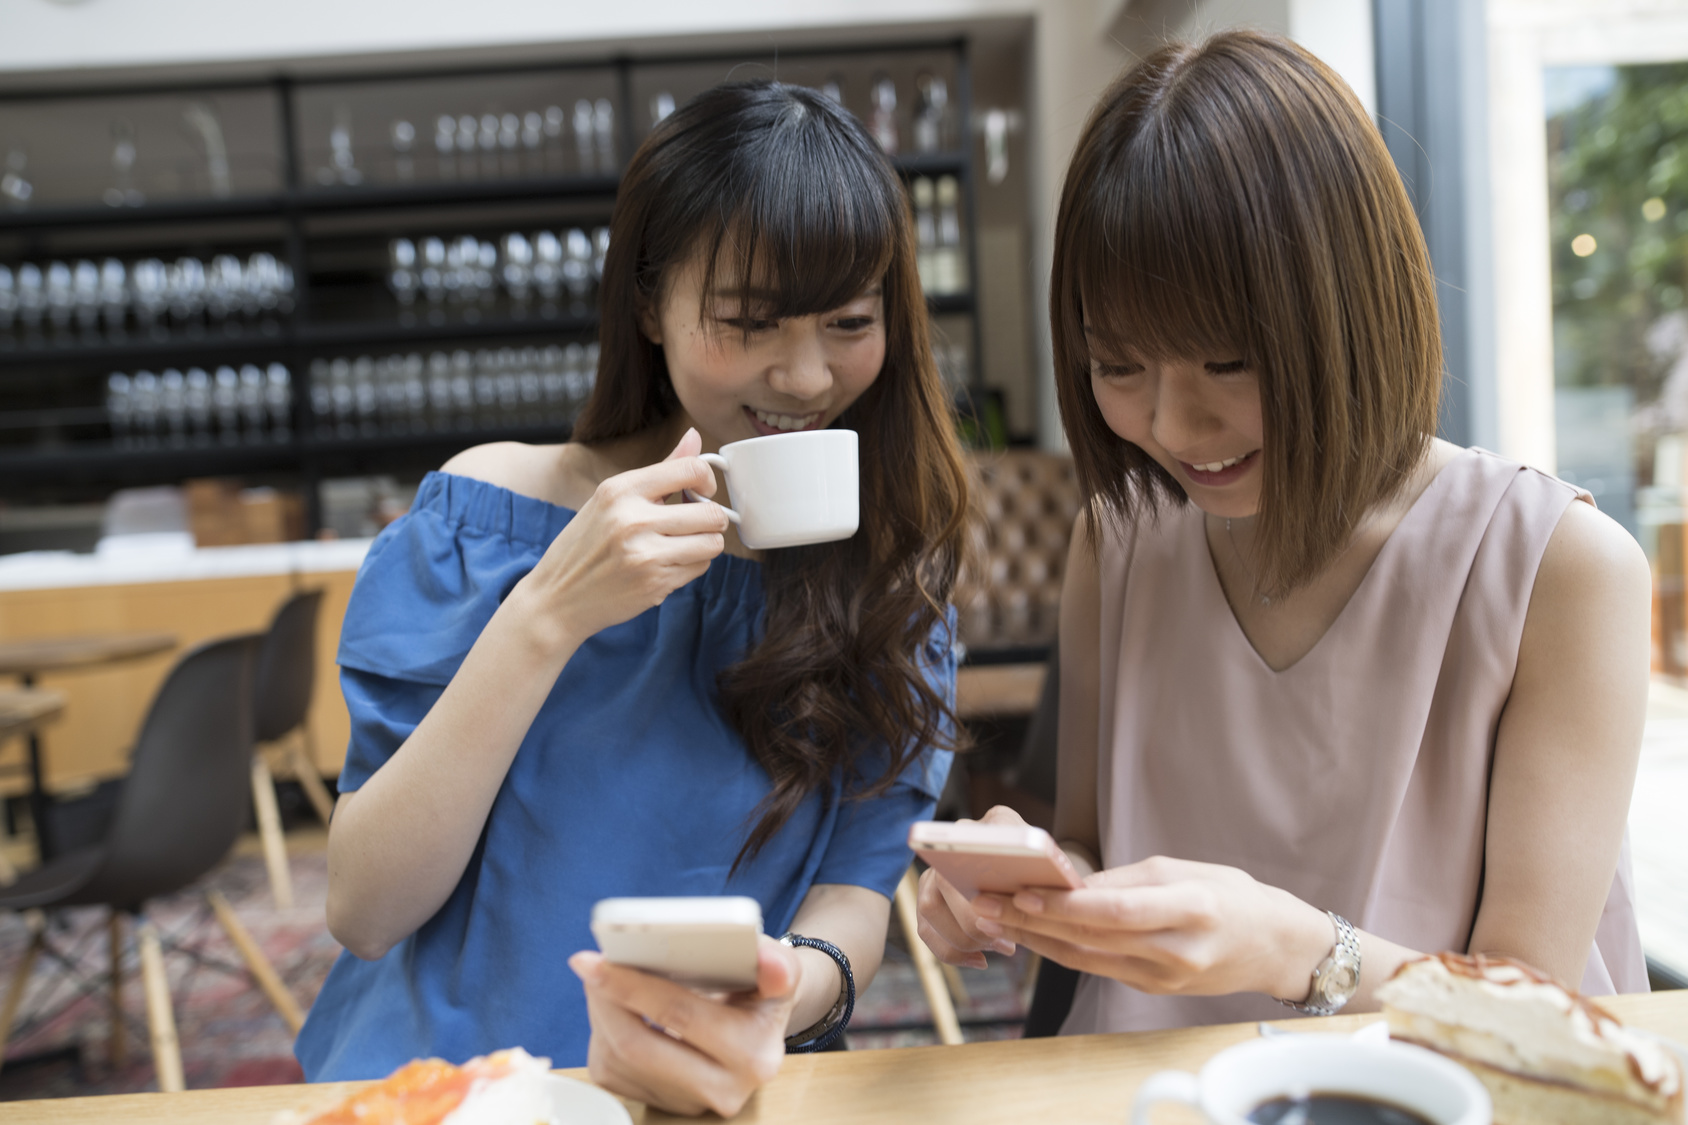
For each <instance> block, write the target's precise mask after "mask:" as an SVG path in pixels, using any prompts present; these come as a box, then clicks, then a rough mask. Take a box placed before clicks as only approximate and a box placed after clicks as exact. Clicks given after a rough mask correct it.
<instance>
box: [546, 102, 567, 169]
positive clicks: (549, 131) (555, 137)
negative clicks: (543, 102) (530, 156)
mask: <svg viewBox="0 0 1688 1125" xmlns="http://www.w3.org/2000/svg"><path fill="white" fill-rule="evenodd" d="M567 120H568V115H567V114H565V113H564V112H563V107H562V106H560V105H548V106H546V107H545V125H544V132H545V141H544V147H545V170H546V171H547V172H553V171H555V172H561V171H562V170H563V151H564V150H563V130H564V128H565V126H566V124H567Z"/></svg>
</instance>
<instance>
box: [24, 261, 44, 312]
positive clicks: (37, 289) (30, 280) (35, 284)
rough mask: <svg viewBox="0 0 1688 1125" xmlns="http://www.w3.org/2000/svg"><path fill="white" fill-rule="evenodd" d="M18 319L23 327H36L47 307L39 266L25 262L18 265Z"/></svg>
mask: <svg viewBox="0 0 1688 1125" xmlns="http://www.w3.org/2000/svg"><path fill="white" fill-rule="evenodd" d="M17 285H18V319H19V320H21V321H23V326H24V327H25V328H37V327H39V326H40V324H41V317H42V315H43V314H44V313H45V312H46V309H47V283H46V279H45V278H43V277H42V276H41V267H40V266H38V265H36V264H35V263H34V262H25V263H23V265H21V266H19V267H18V277H17Z"/></svg>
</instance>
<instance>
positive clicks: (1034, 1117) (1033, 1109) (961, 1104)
mask: <svg viewBox="0 0 1688 1125" xmlns="http://www.w3.org/2000/svg"><path fill="white" fill-rule="evenodd" d="M1603 1003H1607V1005H1608V1006H1609V1007H1610V1008H1611V1009H1612V1011H1613V1012H1614V1013H1616V1014H1617V1015H1618V1016H1620V1017H1621V1018H1622V1019H1623V1020H1625V1021H1626V1022H1627V1023H1629V1024H1630V1025H1632V1026H1634V1027H1639V1028H1644V1029H1646V1030H1648V1031H1653V1032H1657V1033H1658V1034H1660V1035H1665V1036H1668V1037H1670V1038H1672V1039H1676V1040H1678V1041H1683V1042H1688V992H1661V993H1656V994H1654V995H1651V996H1620V997H1616V998H1613V999H1611V1000H1610V1001H1609V1002H1606V1001H1603ZM1377 1018H1379V1017H1377V1016H1375V1015H1371V1016H1334V1017H1332V1018H1331V1019H1328V1020H1321V1021H1317V1022H1316V1023H1315V1022H1309V1021H1289V1022H1288V1023H1287V1024H1286V1025H1285V1026H1291V1027H1294V1028H1296V1029H1298V1030H1307V1029H1309V1028H1317V1029H1319V1030H1323V1031H1352V1030H1353V1029H1355V1028H1357V1027H1359V1026H1361V1025H1362V1024H1365V1023H1368V1022H1370V1021H1372V1020H1375V1019H1377ZM1255 1034H1256V1032H1255V1028H1254V1025H1253V1024H1229V1025H1224V1026H1220V1027H1198V1028H1189V1029H1187V1030H1183V1031H1154V1032H1144V1033H1141V1034H1136V1035H1087V1036H1075V1037H1073V1038H1070V1039H1030V1040H1018V1041H1007V1042H998V1043H970V1044H967V1045H965V1046H960V1047H911V1048H905V1049H902V1050H884V1051H849V1052H843V1053H838V1054H821V1055H792V1056H790V1057H789V1058H787V1059H786V1060H785V1066H784V1067H783V1068H782V1069H781V1071H780V1074H779V1077H777V1078H775V1079H774V1081H772V1082H771V1083H769V1084H768V1086H767V1087H766V1088H765V1089H764V1090H763V1091H762V1092H761V1093H760V1094H758V1095H757V1096H756V1097H755V1098H754V1099H752V1100H751V1103H750V1105H749V1106H747V1107H746V1108H745V1110H744V1112H743V1113H742V1114H740V1115H739V1116H738V1117H737V1118H735V1119H734V1120H735V1121H738V1122H744V1123H747V1125H845V1123H851V1125H857V1123H867V1122H871V1123H873V1125H899V1123H903V1122H906V1123H908V1125H996V1123H1001V1125H1028V1123H1031V1122H1044V1121H1060V1122H1063V1123H1072V1125H1082V1123H1086V1122H1096V1123H1098V1125H1101V1123H1106V1125H1121V1123H1122V1122H1124V1121H1126V1120H1127V1114H1128V1112H1129V1111H1130V1107H1131V1099H1132V1098H1133V1097H1134V1096H1135V1095H1136V1092H1137V1087H1138V1086H1139V1085H1141V1084H1142V1082H1143V1080H1144V1079H1146V1078H1147V1077H1148V1076H1149V1075H1150V1074H1153V1073H1154V1072H1155V1071H1157V1070H1164V1069H1167V1068H1177V1069H1181V1070H1196V1069H1199V1068H1200V1066H1201V1065H1202V1063H1204V1062H1205V1061H1207V1059H1209V1058H1211V1057H1212V1056H1213V1054H1214V1053H1215V1052H1216V1051H1219V1050H1221V1049H1223V1048H1225V1047H1229V1046H1231V1045H1232V1044H1234V1043H1241V1042H1245V1041H1247V1040H1249V1039H1252V1038H1254V1037H1255ZM563 1073H565V1074H569V1075H572V1076H574V1077H584V1073H583V1072H581V1071H564V1072H563ZM357 1085H358V1084H357V1083H341V1084H338V1085H334V1086H314V1087H313V1086H252V1087H246V1088H243V1089H234V1090H203V1091H189V1092H188V1093H185V1094H123V1095H114V1096H111V1097H104V1098H67V1099H62V1100H58V1101H38V1102H13V1103H11V1104H9V1105H7V1106H6V1109H5V1113H4V1114H3V1115H0V1116H3V1117H4V1119H5V1120H6V1122H7V1123H8V1125H93V1123H95V1122H99V1123H101V1125H103V1123H105V1122H110V1121H122V1122H125V1123H128V1125H152V1123H156V1125H166V1123H168V1125H213V1123H215V1125H270V1121H271V1119H272V1117H273V1116H274V1115H275V1114H276V1113H277V1112H278V1111H280V1110H286V1109H294V1108H303V1109H320V1108H323V1107H324V1106H327V1105H332V1104H333V1103H334V1102H335V1101H337V1100H339V1099H340V1098H342V1097H344V1096H345V1095H346V1093H348V1092H349V1091H351V1090H353V1089H355V1088H356V1087H357ZM628 1109H629V1110H630V1111H631V1113H632V1115H633V1120H634V1121H635V1122H637V1123H640V1125H644V1123H651V1125H655V1123H656V1122H671V1121H683V1120H689V1119H687V1118H675V1117H671V1116H669V1115H668V1114H665V1113H661V1112H658V1111H656V1110H648V1109H646V1108H645V1107H644V1106H642V1105H639V1104H638V1103H635V1102H629V1103H628ZM1158 1116H1159V1118H1160V1120H1162V1121H1165V1122H1168V1123H1170V1122H1175V1121H1192V1120H1194V1118H1192V1117H1188V1116H1178V1115H1177V1110H1176V1109H1175V1108H1173V1107H1168V1108H1166V1109H1165V1110H1163V1111H1161V1112H1160V1113H1159V1114H1158ZM709 1120H716V1119H715V1118H710V1119H709Z"/></svg>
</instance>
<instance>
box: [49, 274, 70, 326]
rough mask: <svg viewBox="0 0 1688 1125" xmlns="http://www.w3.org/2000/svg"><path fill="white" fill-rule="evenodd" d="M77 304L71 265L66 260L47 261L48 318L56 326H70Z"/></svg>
mask: <svg viewBox="0 0 1688 1125" xmlns="http://www.w3.org/2000/svg"><path fill="white" fill-rule="evenodd" d="M75 306H76V288H75V282H74V280H73V279H72V276H71V272H70V267H69V266H68V265H66V264H65V263H64V262H48V263H47V318H48V320H50V321H51V322H52V325H53V327H54V328H56V329H59V330H61V331H62V330H63V329H66V328H68V327H70V318H71V313H72V310H73V309H74V308H75Z"/></svg>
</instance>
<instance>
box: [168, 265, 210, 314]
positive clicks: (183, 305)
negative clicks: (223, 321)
mask: <svg viewBox="0 0 1688 1125" xmlns="http://www.w3.org/2000/svg"><path fill="white" fill-rule="evenodd" d="M167 276H168V282H167V285H168V289H169V293H170V315H171V316H173V317H175V318H176V319H177V320H182V321H185V320H189V319H192V318H194V317H197V316H198V315H199V314H200V312H201V311H202V310H203V309H204V307H205V263H204V262H202V261H200V260H199V259H198V258H177V259H176V264H175V265H173V266H170V267H169V270H168V274H167Z"/></svg>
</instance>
